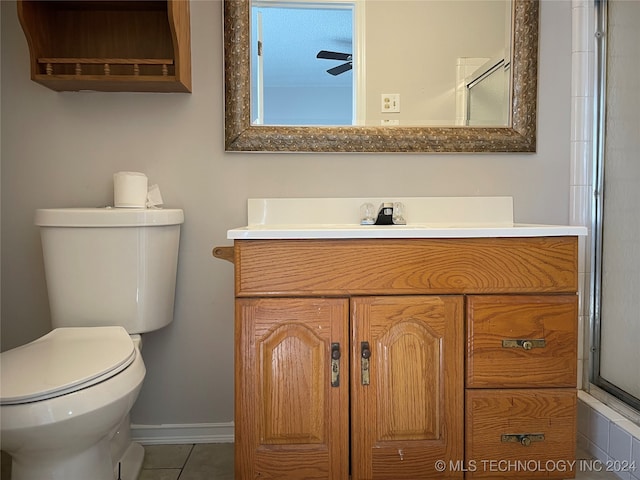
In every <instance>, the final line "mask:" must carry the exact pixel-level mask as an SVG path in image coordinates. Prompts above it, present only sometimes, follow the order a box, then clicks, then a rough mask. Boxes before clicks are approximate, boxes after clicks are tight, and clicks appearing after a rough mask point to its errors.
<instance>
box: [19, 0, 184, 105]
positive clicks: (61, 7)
mask: <svg viewBox="0 0 640 480" xmlns="http://www.w3.org/2000/svg"><path fill="white" fill-rule="evenodd" d="M18 18H19V20H20V24H21V25H22V29H23V31H24V34H25V37H26V39H27V44H28V46H29V54H30V63H31V79H32V80H33V81H35V82H38V83H40V84H42V85H44V86H46V87H48V88H50V89H52V90H56V91H78V90H97V91H106V92H117V91H120V92H124V91H128V92H191V33H190V17H189V0H18Z"/></svg>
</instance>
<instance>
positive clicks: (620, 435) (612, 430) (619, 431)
mask: <svg viewBox="0 0 640 480" xmlns="http://www.w3.org/2000/svg"><path fill="white" fill-rule="evenodd" d="M609 456H610V457H612V458H614V459H615V460H621V461H623V462H624V461H629V460H630V459H631V435H630V434H629V432H627V431H625V430H624V429H623V428H622V427H621V426H620V425H618V424H617V423H616V422H611V423H610V424H609Z"/></svg>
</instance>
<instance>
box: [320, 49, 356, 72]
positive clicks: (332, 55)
mask: <svg viewBox="0 0 640 480" xmlns="http://www.w3.org/2000/svg"><path fill="white" fill-rule="evenodd" d="M316 58H324V59H327V60H342V61H344V62H346V63H343V64H342V65H338V66H337V67H333V68H330V69H329V70H327V73H330V74H331V75H334V76H335V75H340V74H341V73H344V72H346V71H348V70H351V69H352V68H353V65H352V60H353V56H352V55H351V54H350V53H340V52H329V51H327V50H320V51H319V52H318V55H316Z"/></svg>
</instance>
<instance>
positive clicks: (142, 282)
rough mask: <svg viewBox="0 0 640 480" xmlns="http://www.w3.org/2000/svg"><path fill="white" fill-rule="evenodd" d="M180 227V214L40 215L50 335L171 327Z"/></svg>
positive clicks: (85, 211) (81, 211) (98, 211)
mask: <svg viewBox="0 0 640 480" xmlns="http://www.w3.org/2000/svg"><path fill="white" fill-rule="evenodd" d="M183 222H184V214H183V212H182V210H179V209H144V208H133V209H124V208H110V207H107V208H56V209H39V210H37V211H36V216H35V224H36V225H38V226H39V227H40V234H41V239H42V252H43V257H44V268H45V275H46V280H47V291H48V294H49V306H50V309H51V322H52V326H53V328H57V327H72V326H73V327H77V326H106V325H120V326H122V327H124V328H125V329H126V330H127V331H128V332H129V333H132V334H133V333H144V332H150V331H153V330H157V329H159V328H162V327H164V326H166V325H167V324H168V323H169V322H171V321H172V320H173V304H174V298H175V287H176V272H177V267H178V245H179V241H180V225H181V224H182V223H183Z"/></svg>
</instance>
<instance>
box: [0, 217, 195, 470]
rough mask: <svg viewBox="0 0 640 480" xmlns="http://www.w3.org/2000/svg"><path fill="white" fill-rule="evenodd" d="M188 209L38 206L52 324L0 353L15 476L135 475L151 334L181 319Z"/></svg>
mask: <svg viewBox="0 0 640 480" xmlns="http://www.w3.org/2000/svg"><path fill="white" fill-rule="evenodd" d="M183 221H184V215H183V212H182V210H180V209H144V208H131V209H116V208H57V209H40V210H37V211H36V218H35V223H36V225H38V226H39V227H40V236H41V239H42V253H43V259H44V267H45V268H44V269H45V276H46V282H47V294H48V297H49V307H50V312H51V324H52V327H53V330H52V331H51V332H49V333H48V334H47V335H44V336H43V337H41V338H39V339H37V340H34V341H33V342H31V343H29V344H27V345H23V346H21V347H17V348H15V349H13V350H9V351H7V352H3V353H2V354H0V374H1V377H0V384H1V385H2V389H1V391H0V441H1V443H2V449H3V450H4V451H6V452H7V453H8V454H9V455H11V456H12V457H13V465H12V480H114V479H118V480H136V479H137V476H138V472H139V471H140V468H141V467H142V461H143V457H144V449H143V448H142V447H141V446H140V445H139V444H136V443H135V442H133V441H132V438H131V432H130V425H129V412H130V411H131V408H132V407H133V404H134V403H135V401H136V399H137V397H138V393H139V392H140V388H141V386H142V381H143V379H144V376H145V372H146V370H145V365H144V363H143V361H142V355H141V354H140V347H141V337H140V334H144V333H147V332H152V331H155V330H158V329H161V328H164V327H165V326H166V325H168V324H169V323H170V322H172V321H173V307H174V296H175V284H176V273H177V265H178V246H179V239H180V225H181V224H182V223H183Z"/></svg>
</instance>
